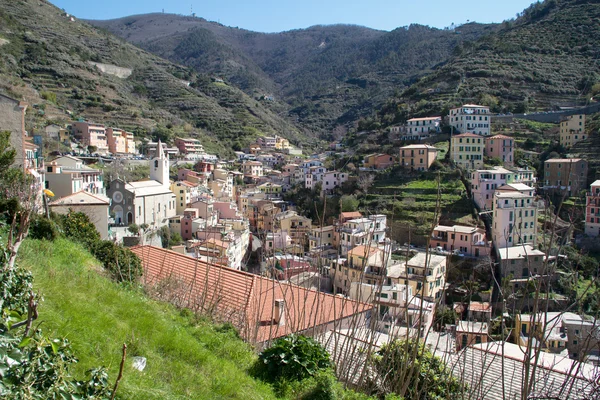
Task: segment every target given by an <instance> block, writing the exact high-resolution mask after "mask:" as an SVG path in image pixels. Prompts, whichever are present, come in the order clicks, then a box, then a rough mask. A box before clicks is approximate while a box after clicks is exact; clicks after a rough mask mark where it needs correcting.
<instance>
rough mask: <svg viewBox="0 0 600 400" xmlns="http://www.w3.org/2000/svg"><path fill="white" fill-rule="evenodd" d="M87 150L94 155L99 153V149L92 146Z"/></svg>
mask: <svg viewBox="0 0 600 400" xmlns="http://www.w3.org/2000/svg"><path fill="white" fill-rule="evenodd" d="M87 150H88V152H89V153H90V154H94V153H95V152H97V151H98V148H97V147H96V146H91V145H90V146H88V147H87Z"/></svg>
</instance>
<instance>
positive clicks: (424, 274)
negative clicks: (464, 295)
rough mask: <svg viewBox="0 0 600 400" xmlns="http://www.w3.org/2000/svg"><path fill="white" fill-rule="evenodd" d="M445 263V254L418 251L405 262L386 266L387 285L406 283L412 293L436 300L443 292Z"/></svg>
mask: <svg viewBox="0 0 600 400" xmlns="http://www.w3.org/2000/svg"><path fill="white" fill-rule="evenodd" d="M426 256H427V257H426ZM446 264H447V259H446V257H445V256H438V255H434V254H426V253H418V254H417V255H416V256H414V257H413V258H411V259H410V260H408V261H406V262H402V263H400V264H395V265H392V266H390V267H388V271H387V278H388V285H408V286H409V287H411V288H412V293H413V295H415V296H418V297H421V298H422V299H423V300H426V301H436V300H438V299H440V298H441V297H442V295H443V293H444V286H445V285H446Z"/></svg>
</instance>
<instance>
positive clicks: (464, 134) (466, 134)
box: [452, 132, 481, 138]
mask: <svg viewBox="0 0 600 400" xmlns="http://www.w3.org/2000/svg"><path fill="white" fill-rule="evenodd" d="M452 137H453V138H461V137H478V138H480V137H481V136H480V135H476V134H474V133H471V132H466V133H461V134H460V135H454V136H452Z"/></svg>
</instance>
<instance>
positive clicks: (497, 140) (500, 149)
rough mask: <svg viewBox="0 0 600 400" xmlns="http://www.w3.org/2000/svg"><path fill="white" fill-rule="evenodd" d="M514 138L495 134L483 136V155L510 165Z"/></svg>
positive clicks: (512, 160) (512, 159) (512, 156)
mask: <svg viewBox="0 0 600 400" xmlns="http://www.w3.org/2000/svg"><path fill="white" fill-rule="evenodd" d="M514 145H515V140H514V139H513V138H511V137H510V136H506V135H495V136H490V137H486V138H485V153H484V155H485V156H487V157H491V158H498V159H500V160H502V162H503V163H504V165H507V166H512V165H513V163H514V151H515V150H514V149H515V148H514Z"/></svg>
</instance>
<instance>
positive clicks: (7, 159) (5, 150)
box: [0, 131, 17, 174]
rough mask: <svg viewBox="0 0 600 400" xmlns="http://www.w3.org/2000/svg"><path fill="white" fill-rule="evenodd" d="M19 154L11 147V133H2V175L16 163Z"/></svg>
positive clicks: (0, 166) (0, 144)
mask: <svg viewBox="0 0 600 400" xmlns="http://www.w3.org/2000/svg"><path fill="white" fill-rule="evenodd" d="M16 155H17V152H16V150H15V149H13V148H11V147H10V132H9V131H2V132H0V174H4V173H5V172H6V171H8V169H9V167H10V166H11V165H12V164H13V163H14V162H15V156H16Z"/></svg>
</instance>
